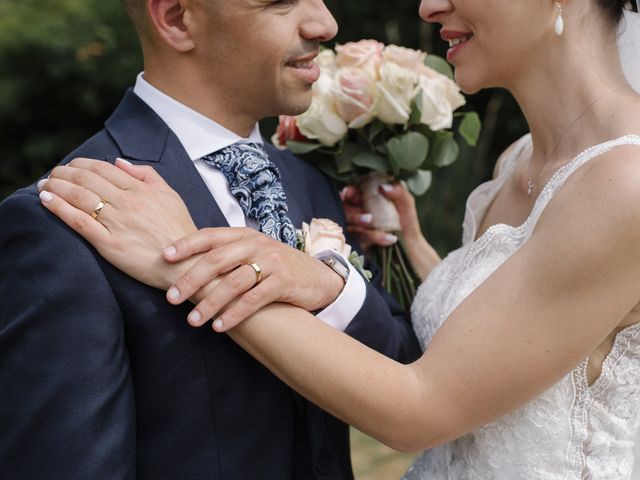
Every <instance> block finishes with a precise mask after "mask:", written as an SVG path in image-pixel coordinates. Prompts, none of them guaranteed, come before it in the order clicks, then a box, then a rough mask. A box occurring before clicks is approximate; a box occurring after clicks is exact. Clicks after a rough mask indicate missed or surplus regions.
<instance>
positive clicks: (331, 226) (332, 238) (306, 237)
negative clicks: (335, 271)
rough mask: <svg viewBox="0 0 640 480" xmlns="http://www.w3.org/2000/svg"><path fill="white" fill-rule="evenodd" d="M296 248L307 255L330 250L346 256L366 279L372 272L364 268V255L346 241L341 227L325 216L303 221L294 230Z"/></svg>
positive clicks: (369, 277)
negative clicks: (359, 253)
mask: <svg viewBox="0 0 640 480" xmlns="http://www.w3.org/2000/svg"><path fill="white" fill-rule="evenodd" d="M296 236H297V240H298V241H297V248H298V250H301V251H302V252H304V253H306V254H307V255H311V256H313V257H317V256H318V255H319V254H321V253H322V252H326V251H328V250H332V251H334V252H337V253H339V254H340V255H341V256H343V257H344V258H346V259H347V260H348V261H349V263H350V264H351V265H353V266H354V268H355V269H356V270H357V271H358V272H360V274H361V275H362V276H363V277H364V278H366V279H367V280H371V277H372V274H371V272H370V271H369V270H367V269H366V268H364V256H363V255H358V252H356V251H354V250H353V249H352V248H351V245H349V244H348V243H347V241H346V238H345V236H344V232H343V230H342V227H341V226H340V225H338V224H337V223H336V222H334V221H333V220H329V219H327V218H314V219H313V220H311V223H310V224H308V223H306V222H304V223H303V224H302V228H301V229H298V230H296Z"/></svg>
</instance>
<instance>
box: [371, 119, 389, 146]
mask: <svg viewBox="0 0 640 480" xmlns="http://www.w3.org/2000/svg"><path fill="white" fill-rule="evenodd" d="M385 128H387V126H386V125H385V124H384V123H382V122H381V121H379V120H376V121H375V122H374V123H372V124H371V127H370V128H369V141H370V142H373V141H374V140H375V139H376V137H377V136H378V135H380V134H381V133H382V132H384V130H385Z"/></svg>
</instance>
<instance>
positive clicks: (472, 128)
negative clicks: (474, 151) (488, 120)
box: [458, 112, 482, 147]
mask: <svg viewBox="0 0 640 480" xmlns="http://www.w3.org/2000/svg"><path fill="white" fill-rule="evenodd" d="M481 127H482V122H480V116H479V115H478V114H477V113H476V112H468V113H465V115H464V119H463V120H462V122H461V123H460V127H458V133H459V134H460V136H461V137H462V138H464V139H465V141H466V142H467V143H468V144H469V145H471V146H472V147H475V146H476V145H477V143H478V138H479V137H480V129H481Z"/></svg>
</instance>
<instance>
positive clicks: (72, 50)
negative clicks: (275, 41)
mask: <svg viewBox="0 0 640 480" xmlns="http://www.w3.org/2000/svg"><path fill="white" fill-rule="evenodd" d="M326 3H327V5H328V7H329V9H330V10H331V11H332V12H333V14H334V15H335V17H336V18H337V20H338V23H339V25H340V32H339V34H338V37H337V39H336V40H337V41H338V42H341V43H344V42H347V41H350V40H359V39H361V38H375V39H378V40H380V41H383V42H385V43H395V44H399V45H404V46H407V47H412V48H421V49H423V50H427V51H428V52H433V53H436V54H438V55H442V56H444V52H445V50H446V45H445V44H444V42H442V41H441V40H440V39H439V35H438V28H437V27H435V26H431V25H427V24H425V23H424V22H421V21H420V19H419V17H418V4H419V2H418V0H395V1H393V2H375V3H373V2H371V1H370V0H327V1H326ZM141 69H142V59H141V54H140V50H139V47H138V42H137V38H136V35H135V32H134V30H133V27H132V26H131V24H130V22H129V20H128V19H127V18H126V17H125V15H124V13H123V12H122V8H121V6H120V2H119V0H0V199H2V198H4V197H5V196H7V195H9V194H10V193H11V192H13V191H14V190H16V189H17V188H19V187H22V186H25V185H27V184H29V183H31V182H33V181H34V180H36V179H37V178H38V177H39V176H41V175H42V174H43V173H44V172H46V171H47V170H49V169H50V168H51V167H52V166H53V165H55V164H56V163H57V162H58V161H59V160H60V159H61V158H62V157H63V156H64V155H65V154H66V153H68V152H69V151H70V150H72V149H73V148H74V147H75V146H77V145H78V144H80V143H81V142H83V141H84V140H85V139H86V138H88V137H89V136H91V135H92V134H93V133H95V132H97V131H98V130H100V129H101V128H102V124H103V123H104V121H105V120H106V118H107V117H108V116H109V114H110V113H111V111H112V110H113V109H114V108H115V106H116V105H117V104H118V102H119V100H120V98H121V97H122V94H123V93H124V91H125V89H126V88H127V87H129V86H131V85H132V84H133V82H134V81H135V76H136V74H137V73H138V72H139V71H140V70H141ZM466 109H469V110H475V111H477V112H478V113H479V114H480V117H481V118H482V120H483V132H482V136H481V139H480V142H479V144H478V146H477V147H476V148H473V149H471V148H468V147H466V146H464V145H463V149H462V154H461V157H460V159H459V160H458V161H457V162H455V163H454V164H453V165H452V166H449V167H447V168H445V169H442V170H440V171H437V172H436V175H435V177H434V181H433V186H432V187H431V189H430V190H429V191H428V192H427V194H426V195H425V196H424V197H422V198H421V199H420V200H419V208H420V211H421V218H422V219H423V225H424V228H425V232H426V233H427V237H428V238H429V240H430V241H431V242H432V243H433V244H434V246H435V247H436V249H438V251H440V252H441V253H445V252H446V251H447V250H450V249H451V248H454V247H456V246H457V245H458V243H459V241H460V225H461V222H462V217H463V213H464V201H465V198H466V197H467V195H468V194H469V193H470V191H471V190H472V189H473V188H474V187H475V186H477V185H478V184H479V183H480V182H482V181H484V180H486V179H487V178H489V177H490V175H491V171H492V169H493V164H494V162H495V160H496V158H497V156H498V154H499V152H500V151H501V150H503V149H504V148H506V147H507V146H508V145H509V144H510V143H511V142H512V141H514V140H515V139H516V138H518V137H519V136H520V135H522V134H523V133H525V131H526V124H525V122H524V120H523V118H522V116H521V114H520V112H519V110H518V108H517V106H516V105H515V103H514V101H513V99H512V98H511V97H510V96H509V95H508V94H507V93H506V92H504V91H491V90H490V91H484V92H481V93H479V94H476V95H474V96H472V97H469V99H468V105H467V107H466ZM274 126H275V122H274V121H273V120H267V121H265V122H264V123H263V126H262V127H263V134H264V135H265V136H266V137H269V136H270V135H271V132H272V130H273V129H274ZM461 143H464V142H461Z"/></svg>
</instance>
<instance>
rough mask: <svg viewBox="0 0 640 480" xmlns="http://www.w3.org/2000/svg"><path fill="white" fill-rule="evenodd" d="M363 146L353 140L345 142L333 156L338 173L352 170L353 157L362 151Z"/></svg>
mask: <svg viewBox="0 0 640 480" xmlns="http://www.w3.org/2000/svg"><path fill="white" fill-rule="evenodd" d="M362 150H363V148H362V147H361V146H360V145H358V144H357V143H354V142H347V143H345V144H344V146H343V147H342V151H341V152H340V153H339V154H338V155H336V156H335V162H336V170H337V172H338V173H339V174H343V173H349V172H353V170H354V165H353V158H354V157H355V156H356V155H358V154H359V153H362Z"/></svg>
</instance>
